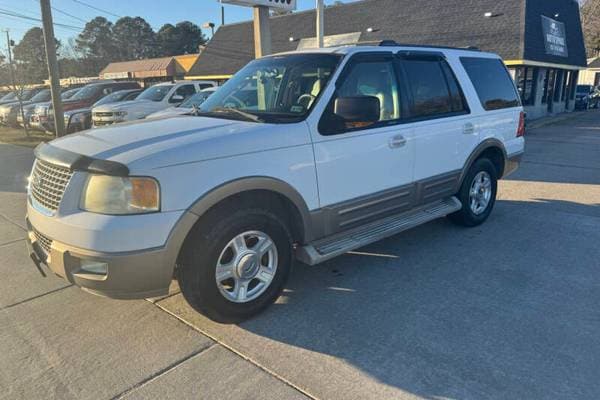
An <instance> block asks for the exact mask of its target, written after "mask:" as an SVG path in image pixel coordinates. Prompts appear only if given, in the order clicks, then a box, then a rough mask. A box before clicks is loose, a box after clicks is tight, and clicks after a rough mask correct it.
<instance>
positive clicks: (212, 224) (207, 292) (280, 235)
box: [177, 207, 293, 323]
mask: <svg viewBox="0 0 600 400" xmlns="http://www.w3.org/2000/svg"><path fill="white" fill-rule="evenodd" d="M247 231H261V232H264V233H266V234H267V235H268V236H269V237H270V238H271V239H272V241H273V242H274V244H275V246H276V248H277V253H278V265H277V270H276V273H275V275H274V277H273V280H272V281H271V283H270V285H269V286H268V287H267V289H266V290H265V291H264V293H262V294H261V295H260V296H259V297H257V298H256V299H254V300H252V301H249V302H246V303H235V302H232V301H230V300H228V299H227V298H226V297H225V296H224V295H223V294H221V292H220V291H219V288H218V286H217V283H216V278H215V274H216V266H217V263H218V261H219V257H220V256H221V252H222V251H223V249H224V248H226V246H227V244H228V243H229V242H230V241H231V240H232V239H233V238H234V237H236V236H237V235H240V234H242V233H244V232H247ZM292 255H293V251H292V236H291V234H290V231H289V229H288V227H287V226H286V224H285V222H284V219H283V218H282V217H280V216H279V215H278V213H274V212H272V211H269V210H265V209H261V208H243V209H237V210H236V209H232V208H230V207H227V208H224V209H220V210H216V211H213V212H211V213H209V215H206V216H205V217H204V218H202V219H201V220H200V221H199V223H198V224H197V225H196V226H195V227H194V229H193V230H192V232H190V235H189V237H188V239H187V240H186V244H185V246H184V248H183V250H182V254H181V257H180V263H179V266H178V271H177V280H178V282H179V286H180V288H181V292H182V293H183V296H184V297H185V299H186V301H187V302H188V303H189V304H190V305H191V306H192V307H193V308H194V309H195V310H196V311H198V312H200V313H201V314H204V315H205V316H207V317H208V318H210V319H212V320H214V321H217V322H220V323H238V322H242V321H244V320H246V319H249V318H251V317H253V316H255V315H257V314H259V313H260V312H261V311H263V310H264V309H265V308H267V307H268V306H269V305H271V304H272V303H273V302H274V301H275V300H277V298H278V297H279V296H280V294H281V292H282V290H283V288H284V285H285V283H286V281H287V278H288V276H289V273H290V270H291V268H292V263H293V257H292Z"/></svg>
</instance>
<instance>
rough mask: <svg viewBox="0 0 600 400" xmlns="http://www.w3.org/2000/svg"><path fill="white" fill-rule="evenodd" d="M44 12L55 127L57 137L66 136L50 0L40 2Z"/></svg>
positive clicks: (43, 22) (43, 19)
mask: <svg viewBox="0 0 600 400" xmlns="http://www.w3.org/2000/svg"><path fill="white" fill-rule="evenodd" d="M40 6H41V11H42V24H43V27H44V44H45V45H46V60H47V61H48V75H49V77H50V92H51V93H52V107H53V109H54V127H55V129H56V137H61V136H63V135H64V134H65V117H64V113H63V107H62V102H61V99H60V77H59V73H58V62H57V60H56V40H55V39H54V25H53V23H52V9H51V8H50V0H40Z"/></svg>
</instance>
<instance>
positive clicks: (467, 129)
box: [463, 122, 475, 135]
mask: <svg viewBox="0 0 600 400" xmlns="http://www.w3.org/2000/svg"><path fill="white" fill-rule="evenodd" d="M463 133H464V134H465V135H472V134H474V133H475V125H473V124H472V123H471V122H467V123H466V124H465V126H464V127H463Z"/></svg>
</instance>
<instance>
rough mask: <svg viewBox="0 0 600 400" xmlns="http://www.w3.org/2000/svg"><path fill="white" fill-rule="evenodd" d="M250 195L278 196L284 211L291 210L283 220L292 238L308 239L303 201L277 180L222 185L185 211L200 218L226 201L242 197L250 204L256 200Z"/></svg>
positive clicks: (307, 216)
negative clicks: (286, 222) (287, 224)
mask: <svg viewBox="0 0 600 400" xmlns="http://www.w3.org/2000/svg"><path fill="white" fill-rule="evenodd" d="M253 196H272V197H277V198H278V199H279V200H280V201H281V202H282V203H281V205H282V206H283V207H285V209H286V211H290V214H289V215H287V216H286V217H289V218H290V221H289V222H290V223H291V225H292V226H290V229H292V231H293V232H292V233H293V234H294V236H295V237H294V239H295V240H298V241H300V242H302V243H305V242H307V241H308V240H309V239H310V233H311V232H312V223H311V217H310V212H309V209H308V206H307V205H306V202H305V201H304V199H303V197H302V195H301V194H300V193H299V192H298V191H297V190H296V189H295V188H294V187H292V186H291V185H289V184H288V183H286V182H284V181H282V180H280V179H276V178H271V177H263V176H256V177H248V178H243V179H238V180H234V181H230V182H227V183H224V184H223V185H221V186H219V187H217V188H215V189H213V190H211V191H210V192H208V193H206V194H204V195H203V196H202V197H200V198H199V199H198V200H196V202H194V204H193V205H192V206H191V207H190V209H189V210H188V212H191V213H193V214H195V215H197V216H198V217H202V216H203V215H205V214H206V213H207V212H209V211H210V210H212V209H213V208H215V207H217V206H219V205H222V204H224V203H225V202H227V201H228V200H236V199H238V198H245V199H250V200H251V201H252V200H255V199H256V197H253Z"/></svg>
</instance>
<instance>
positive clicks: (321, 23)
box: [317, 0, 325, 49]
mask: <svg viewBox="0 0 600 400" xmlns="http://www.w3.org/2000/svg"><path fill="white" fill-rule="evenodd" d="M324 8H325V6H324V5H323V0H317V47H318V48H319V49H322V48H323V47H325V39H324V31H325V10H324Z"/></svg>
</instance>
